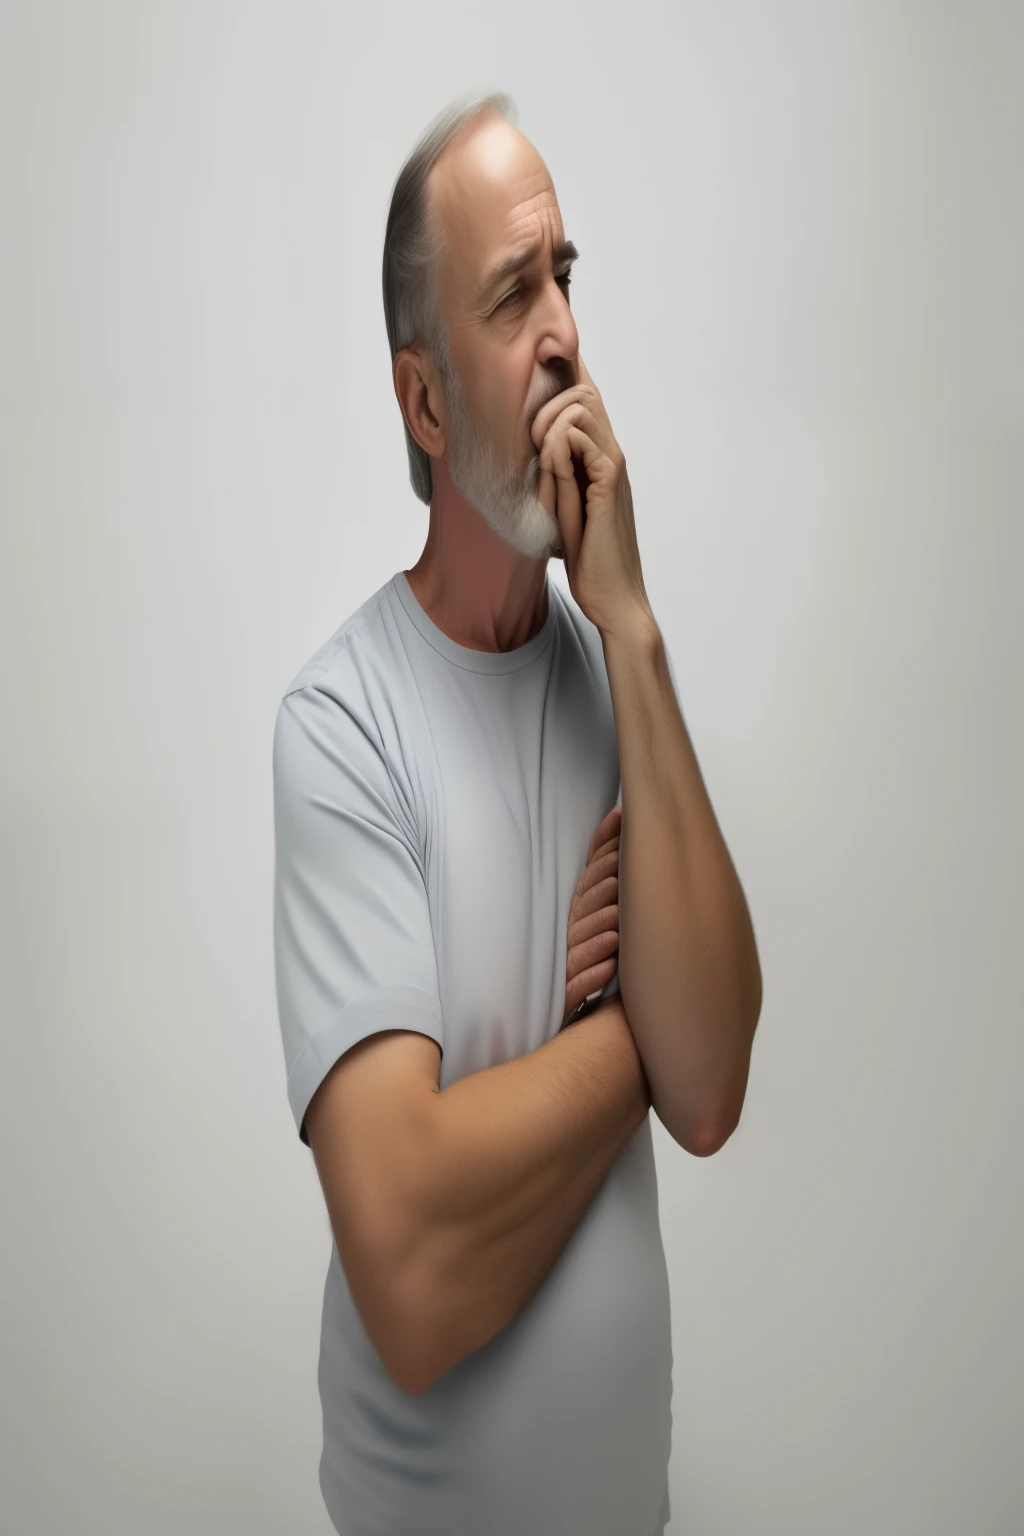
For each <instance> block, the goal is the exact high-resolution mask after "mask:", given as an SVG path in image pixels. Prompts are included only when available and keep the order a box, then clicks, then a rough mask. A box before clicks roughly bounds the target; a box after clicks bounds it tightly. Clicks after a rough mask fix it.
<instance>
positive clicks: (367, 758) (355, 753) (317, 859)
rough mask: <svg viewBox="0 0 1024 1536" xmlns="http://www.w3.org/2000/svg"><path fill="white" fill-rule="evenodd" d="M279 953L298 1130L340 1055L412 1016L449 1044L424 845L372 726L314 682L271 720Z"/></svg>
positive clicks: (410, 1023)
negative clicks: (418, 842)
mask: <svg viewBox="0 0 1024 1536" xmlns="http://www.w3.org/2000/svg"><path fill="white" fill-rule="evenodd" d="M273 783H274V967H275V978H276V986H277V1006H278V1017H279V1020H280V1026H281V1039H282V1043H283V1045H284V1058H285V1070H286V1074H287V1091H288V1102H289V1104H290V1106H291V1111H292V1115H293V1117H294V1120H295V1125H296V1128H297V1130H298V1133H299V1138H300V1140H301V1141H302V1142H303V1143H304V1144H305V1145H306V1146H309V1138H308V1136H307V1134H306V1127H305V1114H306V1110H307V1108H308V1106H309V1101H310V1099H311V1098H312V1097H313V1094H314V1093H315V1092H316V1090H317V1088H318V1087H319V1086H320V1084H321V1082H322V1081H323V1080H324V1078H325V1077H326V1076H327V1073H328V1072H329V1071H330V1069H331V1067H332V1066H333V1065H334V1063H335V1062H336V1061H337V1060H338V1059H339V1057H341V1056H343V1055H344V1053H345V1052H346V1051H347V1050H348V1049H349V1048H350V1047H351V1046H353V1045H355V1044H356V1042H357V1041H359V1040H362V1039H364V1038H365V1037H366V1036H367V1035H372V1034H374V1033H376V1032H378V1031H380V1030H385V1029H412V1030H416V1031H417V1032H418V1033H419V1034H424V1035H429V1036H430V1038H431V1039H433V1040H436V1041H437V1043H438V1045H439V1046H441V1048H442V1050H443V1049H444V1040H443V1034H442V1027H441V1006H440V1000H439V995H438V986H437V962H436V958H435V953H434V941H433V933H432V929H431V923H430V912H429V908H428V903H427V893H426V887H425V884H424V879H423V870H422V862H421V859H420V855H419V852H418V850H417V848H416V846H415V844H414V841H413V839H412V838H410V836H409V834H408V832H407V830H406V829H405V821H404V818H403V817H402V816H401V815H400V814H399V810H398V797H397V794H396V791H395V788H394V785H393V783H392V779H391V776H390V774H389V773H388V769H387V765H386V763H385V761H384V759H383V756H382V754H381V752H380V750H379V748H378V747H377V746H376V745H375V744H374V742H373V740H372V737H371V734H369V733H368V732H367V731H366V730H365V729H364V728H363V726H362V725H361V724H360V723H359V722H358V720H357V719H356V718H355V717H354V715H353V714H352V713H350V712H349V711H348V710H347V709H346V708H345V706H344V705H343V704H342V703H340V702H339V700H338V699H337V698H336V697H334V696H333V695H331V694H328V693H327V692H324V691H322V690H320V689H318V688H316V687H314V686H313V685H311V684H307V685H306V686H305V687H302V688H300V689H298V690H296V691H295V692H292V693H289V694H286V695H285V697H284V698H283V699H282V700H281V702H280V704H279V706H278V712H277V720H276V723H275V727H274V748H273Z"/></svg>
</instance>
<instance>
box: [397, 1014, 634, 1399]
mask: <svg viewBox="0 0 1024 1536" xmlns="http://www.w3.org/2000/svg"><path fill="white" fill-rule="evenodd" d="M435 1107H436V1114H435V1117H434V1126H433V1132H432V1140H431V1144H430V1147H429V1152H428V1155H427V1156H425V1157H424V1159H423V1162H422V1178H421V1183H420V1188H419V1190H418V1212H419V1216H418V1221H419V1241H418V1245H417V1249H416V1259H415V1263H413V1264H411V1265H410V1268H409V1272H408V1276H407V1282H406V1294H405V1305H404V1307H403V1312H404V1314H405V1315H406V1316H407V1317H408V1318H409V1319H410V1323H411V1326H412V1327H413V1328H414V1329H415V1331H416V1335H417V1338H416V1340H415V1341H412V1340H411V1341H410V1345H409V1350H408V1351H407V1358H408V1359H410V1360H411V1361H413V1362H414V1364H413V1366H412V1368H411V1370H412V1377H413V1379H414V1380H415V1381H417V1382H418V1383H419V1384H420V1390H423V1389H424V1388H425V1387H426V1386H429V1385H430V1384H432V1383H433V1381H434V1380H435V1379H436V1378H437V1377H438V1376H439V1375H441V1374H443V1372H444V1371H446V1370H449V1369H450V1368H451V1367H452V1366H453V1365H455V1364H457V1363H458V1362H459V1361H460V1360H462V1359H464V1358H465V1357H466V1356H467V1355H469V1354H471V1353H472V1352H473V1351H474V1350H476V1349H479V1348H480V1347H481V1346H482V1345H484V1344H486V1343H487V1342H488V1341H489V1340H490V1339H492V1338H494V1337H495V1335H496V1334H498V1333H500V1331H501V1330H502V1329H503V1328H504V1327H506V1325H507V1324H508V1323H509V1322H511V1320H512V1319H513V1317H515V1316H516V1314H517V1313H518V1312H519V1311H520V1310H521V1309H522V1308H523V1307H524V1306H525V1305H526V1303H527V1302H528V1301H529V1300H530V1299H531V1297H532V1296H533V1295H534V1293H535V1292H536V1291H537V1289H538V1287H539V1286H540V1284H541V1282H542V1281H543V1280H544V1278H545V1276H546V1275H547V1273H548V1271H549V1270H550V1269H551V1267H552V1265H553V1264H554V1262H555V1260H556V1259H557V1258H558V1256H559V1254H560V1253H561V1252H562V1249H563V1248H564V1247H565V1244H566V1243H567V1242H568V1240H569V1238H570V1237H571V1236H572V1234H573V1232H574V1231H575V1230H576V1228H577V1226H578V1225H579V1222H580V1220H581V1218H582V1217H583V1214H584V1212H585V1211H586V1210H587V1207H588V1206H589V1205H590V1203H591V1201H592V1200H593V1198H594V1196H595V1195H596V1194H597V1192H598V1190H599V1189H600V1187H601V1185H602V1184H603V1182H604V1180H605V1178H606V1176H607V1174H608V1170H609V1169H610V1168H611V1166H612V1164H613V1163H614V1161H615V1159H616V1158H617V1156H618V1155H619V1152H620V1151H621V1150H622V1147H623V1146H624V1145H625V1143H626V1141H627V1140H628V1139H629V1137H630V1136H631V1135H632V1134H633V1133H634V1131H635V1130H636V1129H637V1128H638V1127H639V1126H640V1125H641V1124H642V1122H643V1119H644V1117H645V1115H646V1114H647V1111H648V1108H649V1107H650V1097H649V1093H648V1086H647V1081H646V1078H645V1076H644V1072H643V1068H642V1066H641V1063H640V1058H639V1055H638V1053H637V1050H636V1046H635V1044H634V1041H633V1038H632V1036H631V1034H630V1031H629V1026H628V1024H627V1023H626V1020H625V1015H624V1013H623V1010H622V1006H621V1004H620V1003H619V1002H618V1001H617V1000H613V1001H610V1002H608V1003H606V1004H603V1005H602V1006H601V1007H600V1008H598V1009H597V1010H596V1011H595V1012H594V1013H592V1014H590V1015H588V1016H586V1017H585V1018H583V1019H581V1020H580V1021H579V1022H578V1023H576V1024H572V1025H569V1026H568V1027H567V1028H564V1029H562V1030H561V1031H560V1032H559V1033H558V1034H557V1035H556V1036H555V1037H554V1038H553V1039H551V1040H549V1041H547V1042H546V1044H544V1045H543V1046H541V1047H539V1048H538V1049H537V1050H534V1051H531V1052H528V1053H527V1054H526V1055H524V1056H519V1057H516V1058H515V1059H513V1060H512V1061H508V1062H503V1063H501V1064H500V1065H498V1066H495V1067H489V1068H487V1069H486V1070H484V1071H482V1072H476V1073H473V1074H471V1075H470V1076H468V1077H464V1078H461V1079H460V1080H459V1081H458V1082H455V1083H452V1084H451V1085H450V1086H449V1087H448V1088H446V1089H444V1091H443V1092H441V1093H440V1094H439V1095H438V1096H437V1099H436V1104H435Z"/></svg>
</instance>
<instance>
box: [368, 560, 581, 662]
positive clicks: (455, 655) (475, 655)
mask: <svg viewBox="0 0 1024 1536" xmlns="http://www.w3.org/2000/svg"><path fill="white" fill-rule="evenodd" d="M544 579H545V584H546V587H547V594H548V611H547V615H546V617H545V619H544V623H543V624H542V625H541V627H540V629H538V631H537V633H536V634H535V635H532V636H531V637H530V639H529V640H527V641H526V642H525V643H524V644H523V645H517V646H514V647H513V649H512V650H511V651H474V650H473V649H472V647H471V646H468V645H460V644H459V642H458V641H457V640H453V639H452V637H451V636H450V635H446V634H445V632H444V630H443V629H439V628H438V626H437V625H436V624H435V623H434V621H433V619H432V618H431V617H430V615H429V614H428V613H427V611H426V609H425V608H423V607H422V606H421V604H420V600H419V598H418V597H417V596H416V594H415V592H414V591H413V589H412V587H411V586H410V585H409V578H408V576H406V574H405V572H404V571H396V572H395V574H394V576H393V577H392V579H391V584H392V586H393V587H394V589H395V592H396V593H397V595H398V597H399V600H400V601H401V604H402V607H403V608H404V609H405V611H406V613H407V614H408V615H409V617H410V619H411V620H412V622H413V623H414V624H415V626H416V628H417V629H418V630H419V632H420V634H421V635H422V636H423V638H424V640H425V641H426V642H427V644H428V645H429V646H432V647H433V649H434V650H435V651H437V652H438V654H439V655H441V656H443V657H444V658H445V660H446V661H450V662H451V663H452V664H453V666H456V667H462V668H463V669H464V670H465V671H467V672H489V673H492V674H493V673H497V672H518V671H520V669H521V668H523V667H528V666H529V665H530V663H531V662H533V661H536V660H537V658H538V657H539V656H540V655H541V654H542V652H543V651H545V650H546V649H547V647H548V645H549V644H550V641H551V637H552V635H553V634H554V632H555V602H556V601H557V599H556V595H555V584H554V582H553V581H552V580H551V577H550V576H549V575H548V574H547V572H545V577H544Z"/></svg>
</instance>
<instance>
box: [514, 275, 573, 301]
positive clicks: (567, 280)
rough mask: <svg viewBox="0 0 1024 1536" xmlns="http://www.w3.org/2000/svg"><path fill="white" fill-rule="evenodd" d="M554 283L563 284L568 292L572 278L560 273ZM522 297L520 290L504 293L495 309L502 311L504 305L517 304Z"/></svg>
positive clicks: (515, 289)
mask: <svg viewBox="0 0 1024 1536" xmlns="http://www.w3.org/2000/svg"><path fill="white" fill-rule="evenodd" d="M555 282H556V283H564V284H565V286H566V290H568V288H569V284H570V283H571V282H572V278H571V277H570V275H569V273H568V272H562V273H561V274H560V275H559V276H558V277H556V278H555ZM522 296H523V290H522V289H521V288H513V289H512V292H511V293H506V295H505V297H504V298H503V299H502V300H501V302H500V303H499V304H498V306H497V307H498V309H504V308H505V305H506V304H514V303H516V302H517V300H519V299H521V298H522Z"/></svg>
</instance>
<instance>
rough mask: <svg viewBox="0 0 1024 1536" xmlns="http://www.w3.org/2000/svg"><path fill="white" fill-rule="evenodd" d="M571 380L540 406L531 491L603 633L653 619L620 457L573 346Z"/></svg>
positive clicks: (572, 582) (574, 586)
mask: <svg viewBox="0 0 1024 1536" xmlns="http://www.w3.org/2000/svg"><path fill="white" fill-rule="evenodd" d="M576 373H577V377H578V381H577V383H575V384H573V385H571V386H570V388H568V389H566V390H563V391H562V393H561V394H559V395H556V396H555V397H554V399H552V400H549V401H548V402H547V403H546V404H545V405H543V406H541V408H540V410H539V411H538V412H537V415H536V418H535V419H534V422H533V426H532V428H531V432H530V435H531V437H532V438H533V443H534V447H535V448H537V450H538V452H539V455H540V472H539V475H538V480H537V496H538V499H539V500H540V502H541V503H542V505H543V506H544V507H545V508H546V509H547V510H548V512H549V513H550V514H551V515H552V516H553V517H555V518H556V519H557V521H558V527H559V531H560V534H561V539H562V548H563V550H564V551H565V555H564V558H565V568H566V573H567V575H568V578H569V590H570V592H571V593H572V595H573V597H574V598H575V600H576V602H577V603H578V604H579V606H580V608H581V609H582V610H583V612H584V613H585V614H586V616H587V618H588V619H590V621H591V623H593V624H596V625H597V627H598V628H599V629H600V630H601V631H602V633H603V634H612V633H616V632H619V631H625V630H627V629H632V628H635V626H636V625H637V623H638V622H639V623H641V624H646V623H653V619H654V616H653V613H652V612H651V608H650V604H649V602H648V600H647V592H646V589H645V587H644V580H643V571H642V569H641V565H640V551H639V548H638V546H637V541H636V527H635V524H634V521H633V495H632V491H631V489H630V485H629V477H628V475H627V474H626V459H625V455H624V454H623V452H622V449H621V448H620V447H619V445H618V443H617V442H616V439H615V434H614V433H613V432H612V428H611V423H610V422H609V420H608V414H607V412H606V411H605V408H604V402H603V401H602V399H601V396H600V394H599V393H598V390H597V387H596V385H595V384H594V381H593V379H592V378H591V377H590V374H589V373H588V371H587V367H586V364H585V363H584V361H583V359H582V357H581V356H580V355H579V354H578V353H577V356H576Z"/></svg>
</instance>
